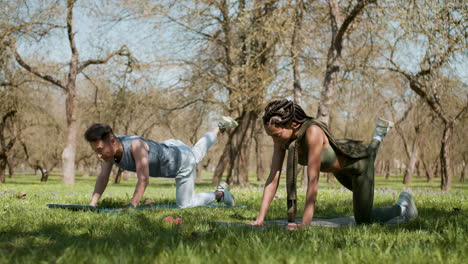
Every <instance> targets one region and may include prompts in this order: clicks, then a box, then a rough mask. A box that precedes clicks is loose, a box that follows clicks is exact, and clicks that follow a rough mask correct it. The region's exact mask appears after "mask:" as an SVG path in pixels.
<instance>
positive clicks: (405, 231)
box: [0, 175, 468, 263]
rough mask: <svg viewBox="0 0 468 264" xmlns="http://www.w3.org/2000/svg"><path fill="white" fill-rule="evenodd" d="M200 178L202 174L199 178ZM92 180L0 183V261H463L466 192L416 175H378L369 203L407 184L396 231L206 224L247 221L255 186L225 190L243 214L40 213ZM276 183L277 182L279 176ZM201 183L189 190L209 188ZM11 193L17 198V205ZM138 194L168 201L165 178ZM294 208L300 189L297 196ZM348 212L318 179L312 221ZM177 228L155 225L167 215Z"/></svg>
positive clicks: (118, 191) (344, 196) (124, 194)
mask: <svg viewBox="0 0 468 264" xmlns="http://www.w3.org/2000/svg"><path fill="white" fill-rule="evenodd" d="M206 178H209V175H207V176H206ZM94 180H95V178H94V177H91V178H80V177H78V178H77V182H76V185H75V186H64V185H61V184H60V178H59V176H57V175H52V176H51V178H50V180H49V182H47V183H40V182H39V177H37V176H31V175H29V176H28V175H20V176H17V177H15V178H13V179H7V183H6V184H3V185H0V263H41V262H45V263H51V262H52V263H442V262H443V263H466V260H467V259H468V242H467V240H466V239H467V237H468V236H467V235H468V234H467V227H468V221H467V219H468V213H467V212H468V203H467V197H468V189H467V185H466V184H465V185H461V184H459V183H455V182H454V183H453V187H452V191H451V192H441V191H440V190H439V182H434V183H430V184H429V183H426V182H425V181H424V180H423V179H421V180H419V179H416V180H415V181H414V183H413V184H412V185H411V186H404V185H403V184H401V177H394V178H392V179H391V180H388V181H385V180H384V179H383V178H381V177H377V179H376V180H377V182H376V193H375V206H386V205H390V204H393V203H394V202H395V200H396V199H397V196H398V194H399V193H400V192H401V191H403V190H405V189H406V188H411V191H412V193H413V196H414V197H415V199H416V203H417V206H418V209H419V214H420V217H419V218H418V219H417V220H415V221H414V222H411V223H406V224H402V225H399V226H397V225H392V226H389V225H379V224H372V225H363V226H358V227H352V228H342V229H333V228H308V229H306V230H302V231H287V230H284V229H282V228H279V227H273V228H269V229H263V230H261V229H250V228H244V227H225V226H214V225H212V224H209V223H208V222H209V221H213V220H214V221H243V222H250V221H252V220H254V219H255V217H256V214H257V210H258V208H259V204H260V199H261V195H262V192H261V190H262V185H263V183H259V182H256V181H254V180H253V178H252V183H251V185H250V187H248V188H243V189H240V188H234V190H233V192H234V194H235V195H236V199H237V203H238V204H242V205H247V206H248V208H245V209H242V208H237V209H220V208H209V207H202V208H191V209H185V210H174V209H162V210H152V211H148V210H147V211H132V212H131V213H122V214H114V215H111V214H104V213H93V212H72V211H67V210H61V209H48V208H47V207H46V204H47V203H87V202H88V201H89V199H90V195H91V192H92V190H93V187H94ZM283 180H284V179H283ZM134 184H135V179H130V180H128V181H127V182H122V183H121V184H112V183H109V186H108V188H107V190H106V192H105V194H104V201H103V203H104V204H106V205H109V206H112V205H115V204H119V203H126V202H128V200H129V198H130V196H131V194H132V193H133V187H134ZM212 189H213V186H211V184H210V183H209V179H207V180H206V181H204V182H202V183H200V184H197V192H203V191H211V190H212ZM19 192H24V193H26V194H27V195H26V197H25V198H24V199H18V198H17V197H16V196H17V194H18V193H19ZM277 196H278V199H276V200H275V201H273V203H272V206H271V209H270V211H269V214H268V219H281V218H283V219H284V218H286V201H285V197H286V192H285V188H284V185H282V186H281V187H280V189H279V191H278V195H277ZM145 198H148V199H152V200H155V201H158V202H161V203H175V184H174V182H173V181H172V180H164V179H152V180H151V184H150V186H149V187H148V189H147V191H146V194H145ZM299 199H300V203H299V207H301V208H302V207H303V203H304V192H303V191H299ZM351 214H352V203H351V192H349V191H347V190H344V189H343V188H342V187H341V186H340V185H339V184H338V183H336V182H335V183H333V184H327V183H325V182H324V177H322V179H321V183H320V187H319V196H318V202H317V207H316V214H315V215H316V216H317V217H335V216H344V215H351ZM169 215H170V216H173V217H182V218H183V220H184V223H183V224H182V225H180V226H172V225H169V224H166V223H164V221H163V219H164V218H165V217H166V216H169Z"/></svg>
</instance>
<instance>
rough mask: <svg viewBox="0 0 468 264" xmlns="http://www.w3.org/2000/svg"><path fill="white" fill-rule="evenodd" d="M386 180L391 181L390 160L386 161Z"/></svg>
mask: <svg viewBox="0 0 468 264" xmlns="http://www.w3.org/2000/svg"><path fill="white" fill-rule="evenodd" d="M385 179H386V180H388V179H390V160H386V161H385Z"/></svg>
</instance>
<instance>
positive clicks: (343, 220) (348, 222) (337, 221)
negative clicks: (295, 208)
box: [210, 216, 408, 229]
mask: <svg viewBox="0 0 468 264" xmlns="http://www.w3.org/2000/svg"><path fill="white" fill-rule="evenodd" d="M301 221H302V219H301V218H296V221H295V222H296V223H300V222H301ZM252 222H253V221H252ZM406 222H408V221H407V220H406V219H405V218H403V217H399V216H398V217H395V218H393V219H390V220H389V221H387V222H385V223H384V224H387V225H394V224H403V223H406ZM210 223H213V224H215V225H221V226H241V227H250V228H260V229H263V228H267V227H272V226H280V227H286V226H287V225H288V220H287V219H278V220H268V221H265V224H264V225H263V226H252V225H250V224H249V223H244V222H219V221H218V222H216V221H215V222H210ZM310 226H312V227H331V228H344V227H352V226H356V221H355V220H354V216H344V217H337V218H315V217H314V218H313V220H312V222H311V223H310Z"/></svg>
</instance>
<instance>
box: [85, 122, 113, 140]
mask: <svg viewBox="0 0 468 264" xmlns="http://www.w3.org/2000/svg"><path fill="white" fill-rule="evenodd" d="M110 135H112V136H114V132H113V131H112V128H111V127H110V126H109V125H107V124H102V123H95V124H92V125H91V126H90V127H89V128H88V129H87V130H86V132H85V134H84V137H85V139H86V141H88V142H93V141H98V140H108V139H109V136H110Z"/></svg>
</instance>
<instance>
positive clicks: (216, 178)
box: [211, 134, 232, 185]
mask: <svg viewBox="0 0 468 264" xmlns="http://www.w3.org/2000/svg"><path fill="white" fill-rule="evenodd" d="M231 141H232V134H230V135H229V139H228V142H227V143H226V147H225V148H224V151H223V154H222V155H221V157H220V158H219V161H218V164H217V165H216V168H215V171H214V173H213V180H212V181H211V183H212V184H213V185H219V183H221V180H222V177H223V173H224V170H225V169H226V166H227V164H228V163H229V162H230V153H231V146H232V145H231Z"/></svg>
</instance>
